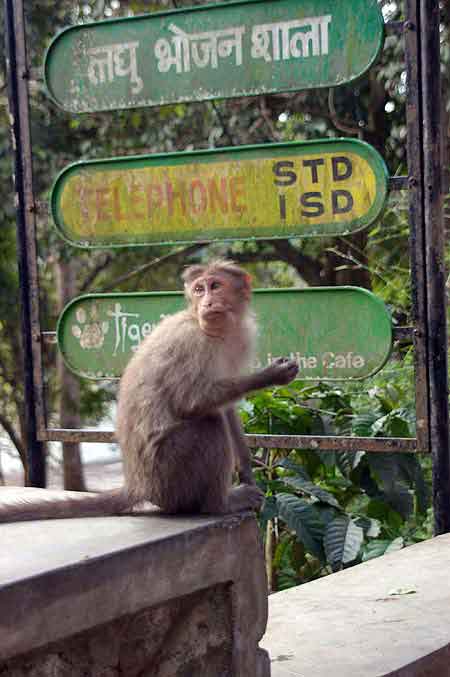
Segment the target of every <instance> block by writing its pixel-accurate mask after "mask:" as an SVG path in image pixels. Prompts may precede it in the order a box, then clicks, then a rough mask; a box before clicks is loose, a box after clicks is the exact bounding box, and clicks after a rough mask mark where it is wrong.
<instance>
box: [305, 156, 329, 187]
mask: <svg viewBox="0 0 450 677" xmlns="http://www.w3.org/2000/svg"><path fill="white" fill-rule="evenodd" d="M323 164H325V160H324V159H323V158H316V159H315V160H303V166H304V167H309V169H310V170H311V180H312V182H313V183H319V172H318V171H317V167H320V165H323Z"/></svg>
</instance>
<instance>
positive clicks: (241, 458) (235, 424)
mask: <svg viewBox="0 0 450 677" xmlns="http://www.w3.org/2000/svg"><path fill="white" fill-rule="evenodd" d="M225 418H226V423H227V425H228V431H229V436H230V441H231V444H232V446H233V451H234V453H235V456H236V461H237V465H238V474H239V480H240V481H241V482H242V483H243V484H255V480H254V478H253V474H252V463H251V455H250V449H249V448H248V446H247V442H246V441H245V437H244V430H243V428H242V424H241V421H240V418H239V414H238V413H237V411H236V409H235V408H234V407H230V408H229V409H227V410H226V412H225Z"/></svg>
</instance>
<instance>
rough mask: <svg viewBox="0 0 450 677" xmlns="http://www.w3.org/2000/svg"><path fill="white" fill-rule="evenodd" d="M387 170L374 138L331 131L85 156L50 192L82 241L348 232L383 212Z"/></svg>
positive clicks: (65, 226)
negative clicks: (293, 138) (333, 135)
mask: <svg viewBox="0 0 450 677" xmlns="http://www.w3.org/2000/svg"><path fill="white" fill-rule="evenodd" d="M387 180H388V173H387V169H386V166H385V164H384V161H383V159H382V158H381V156H380V155H379V154H378V153H377V152H376V151H375V150H374V149H373V148H372V147H371V146H369V145H367V144H366V143H364V142H362V141H356V140H353V139H334V140H333V139H328V140H319V141H305V142H297V143H285V144H270V145H268V144H266V145H262V146H243V147H240V148H237V149H236V148H224V149H220V150H214V151H194V152H187V153H168V154H165V155H144V156H140V157H139V156H138V157H127V158H114V159H111V160H93V161H89V162H79V163H76V164H73V165H70V166H69V167H67V168H66V169H64V171H63V172H62V173H61V174H60V175H59V176H58V178H57V179H56V181H55V184H54V186H53V190H52V194H51V200H50V202H51V209H52V214H53V219H54V221H55V224H56V227H57V229H58V231H59V232H60V234H61V235H62V237H64V238H65V239H66V240H68V241H69V242H71V243H72V244H75V245H78V246H81V247H85V246H87V247H102V246H111V245H112V246H124V245H139V244H160V243H169V242H170V243H174V242H195V241H198V240H202V241H203V240H216V239H239V238H241V239H244V238H247V239H249V238H273V237H282V238H289V237H307V236H318V235H345V234H348V233H351V232H354V231H356V230H359V229H360V228H363V227H365V226H367V225H368V224H370V223H372V222H373V221H374V220H375V219H376V218H377V217H378V216H379V214H380V212H381V210H382V209H383V206H384V204H385V201H386V196H387Z"/></svg>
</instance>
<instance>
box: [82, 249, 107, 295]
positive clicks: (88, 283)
mask: <svg viewBox="0 0 450 677" xmlns="http://www.w3.org/2000/svg"><path fill="white" fill-rule="evenodd" d="M113 260H114V257H113V255H112V254H104V255H103V259H102V260H100V261H99V262H98V263H97V265H96V266H94V268H93V269H92V270H91V271H90V273H89V275H88V276H87V277H86V279H85V280H84V282H83V284H82V285H81V287H80V290H79V291H80V294H83V293H84V292H86V291H88V289H89V287H90V286H91V284H92V283H93V282H94V280H95V278H96V277H97V275H100V273H102V272H103V271H104V270H105V268H107V267H108V266H109V264H110V263H112V261H113Z"/></svg>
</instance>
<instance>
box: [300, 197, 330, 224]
mask: <svg viewBox="0 0 450 677" xmlns="http://www.w3.org/2000/svg"><path fill="white" fill-rule="evenodd" d="M317 198H319V199H321V198H322V193H316V192H312V193H303V195H302V196H301V198H300V204H301V205H302V207H306V209H302V211H301V214H302V216H308V217H309V218H313V217H317V216H322V214H323V213H324V211H325V207H324V206H323V204H322V202H318V201H317ZM307 210H308V211H307Z"/></svg>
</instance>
